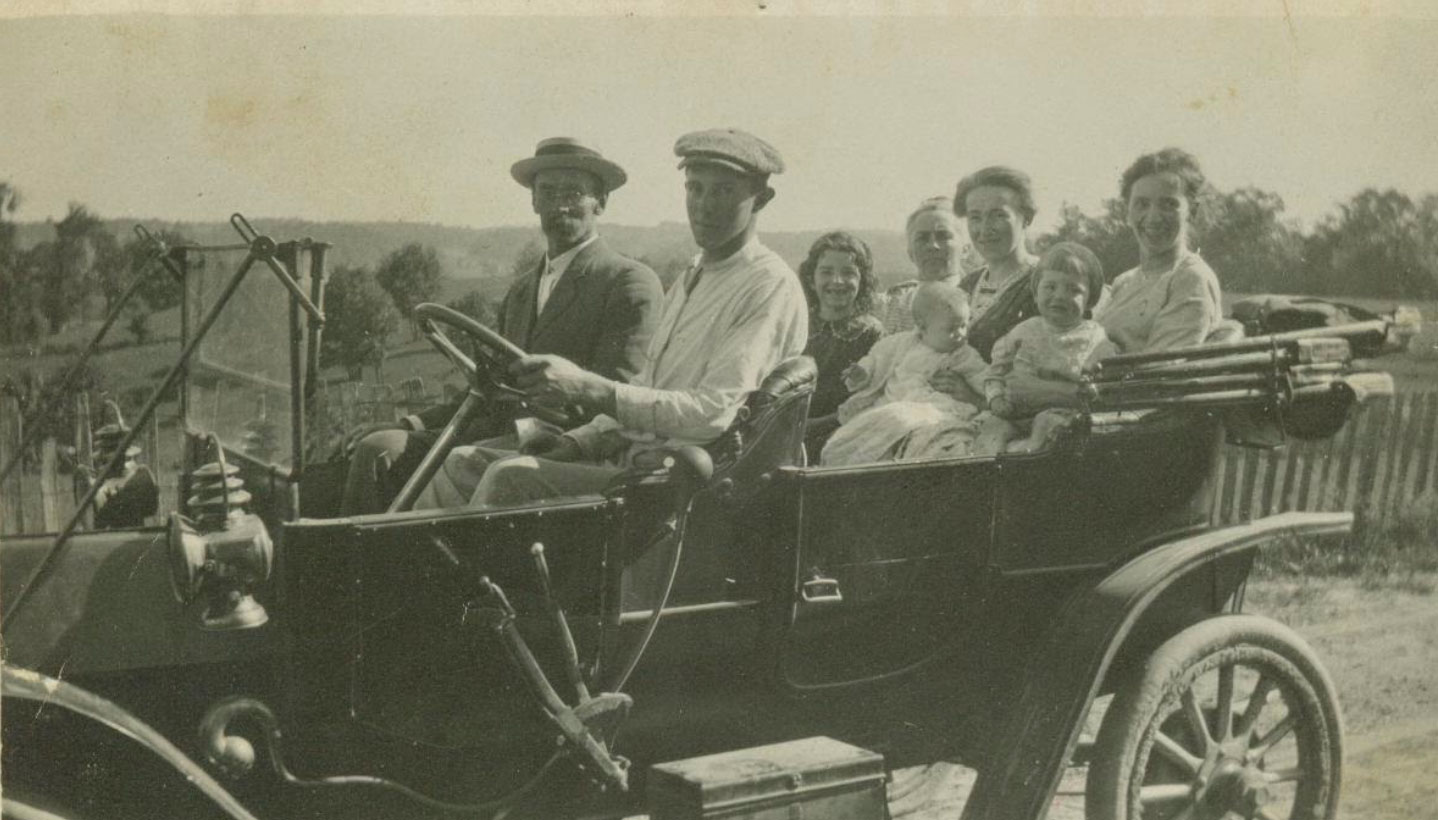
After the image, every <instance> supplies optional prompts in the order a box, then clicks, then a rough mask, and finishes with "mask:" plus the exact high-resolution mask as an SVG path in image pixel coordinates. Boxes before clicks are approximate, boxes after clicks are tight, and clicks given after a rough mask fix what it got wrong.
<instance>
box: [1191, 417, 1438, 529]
mask: <svg viewBox="0 0 1438 820" xmlns="http://www.w3.org/2000/svg"><path fill="white" fill-rule="evenodd" d="M1217 480H1218V487H1217V493H1216V494H1215V498H1214V505H1213V514H1214V520H1215V521H1216V522H1217V523H1221V524H1233V523H1238V522H1240V521H1247V520H1250V519H1253V518H1259V517H1262V516H1265V515H1271V514H1273V513H1278V512H1286V511H1289V510H1303V511H1320V510H1354V509H1356V510H1362V511H1363V513H1364V514H1365V515H1366V516H1368V518H1369V519H1370V520H1375V521H1378V520H1383V519H1386V518H1388V517H1390V516H1392V515H1394V514H1395V513H1397V512H1398V511H1400V510H1402V509H1403V508H1404V507H1405V506H1406V505H1408V504H1410V503H1412V502H1413V501H1414V500H1415V499H1419V498H1424V499H1425V500H1424V502H1423V503H1432V496H1433V493H1434V491H1435V489H1438V487H1435V485H1438V391H1427V392H1412V393H1400V394H1398V395H1397V396H1393V397H1382V398H1376V399H1370V400H1369V401H1368V402H1366V403H1365V404H1364V405H1363V407H1362V408H1360V409H1359V410H1358V411H1357V412H1356V414H1355V416H1354V418H1352V419H1350V420H1349V422H1348V424H1346V425H1344V427H1343V429H1342V430H1340V431H1339V432H1338V434H1337V435H1335V436H1333V437H1332V438H1330V439H1326V440H1323V441H1312V442H1302V441H1290V442H1288V443H1287V444H1286V445H1285V446H1283V447H1280V448H1277V449H1273V450H1263V449H1255V448H1249V447H1235V446H1229V447H1225V448H1223V454H1222V463H1221V465H1220V467H1219V470H1218V479H1217ZM1425 495H1426V498H1425Z"/></svg>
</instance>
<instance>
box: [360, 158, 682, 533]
mask: <svg viewBox="0 0 1438 820" xmlns="http://www.w3.org/2000/svg"><path fill="white" fill-rule="evenodd" d="M510 174H511V175H512V176H513V177H514V180H515V181H516V182H518V183H519V184H520V185H523V186H524V187H526V188H528V189H529V190H530V201H531V203H532V204H533V206H534V212H535V213H536V214H538V215H539V226H540V229H541V230H542V231H543V232H544V238H545V241H546V243H547V248H546V250H545V255H544V258H543V259H541V260H540V262H539V264H538V265H537V266H536V267H535V268H534V269H532V270H530V271H529V272H527V273H525V274H524V275H523V276H521V277H519V279H517V280H516V281H515V282H514V284H513V285H512V286H511V287H510V289H509V292H508V293H507V294H506V295H505V297H504V302H503V304H502V305H501V306H500V310H499V320H498V327H497V328H496V329H497V330H498V331H499V333H500V335H502V336H504V337H505V338H506V339H508V340H509V341H511V342H514V343H515V344H516V345H517V346H519V347H520V348H521V349H523V350H525V351H529V352H531V353H548V354H555V355H558V356H562V357H564V358H565V359H568V360H570V361H573V362H576V363H578V364H579V365H580V366H582V367H584V368H585V369H586V370H589V371H593V372H594V373H596V374H599V375H600V376H602V377H603V378H605V379H610V380H613V381H615V382H618V383H624V382H628V381H629V380H631V379H632V378H634V376H635V374H637V373H638V372H639V370H640V368H641V367H643V365H644V358H645V351H646V349H647V348H648V345H649V339H650V337H651V336H652V335H653V333H654V327H655V324H656V322H657V320H658V318H659V307H660V304H661V303H662V301H663V299H664V290H663V286H662V285H661V284H660V282H659V277H658V276H656V275H655V274H654V271H652V270H650V269H649V268H648V267H646V266H645V265H643V264H641V263H639V262H636V261H634V260H633V259H630V258H628V257H626V256H621V255H620V254H618V253H616V252H615V251H613V250H611V249H610V247H609V246H608V245H607V244H605V242H604V240H603V239H601V238H600V236H599V231H598V225H597V222H598V219H599V216H600V214H602V213H604V206H605V204H606V203H607V202H608V198H609V194H610V193H611V192H613V191H614V190H615V189H617V188H619V187H620V186H621V185H623V184H624V183H625V181H626V179H627V176H626V174H625V173H624V169H623V168H621V167H619V165H618V164H616V163H614V162H612V161H610V160H608V159H605V158H604V157H603V156H601V155H600V153H599V152H598V151H596V150H594V149H593V148H589V147H588V146H585V145H583V144H582V143H580V142H579V141H577V140H574V139H570V138H568V137H555V138H553V139H547V140H543V141H541V142H540V143H539V146H538V148H537V149H536V150H535V152H534V156H532V157H529V158H526V159H522V160H520V161H519V162H516V163H515V164H514V166H513V167H512V168H511V169H510ZM458 406H459V405H458V404H457V403H456V404H452V405H448V406H443V407H435V408H431V409H430V410H428V411H425V412H423V413H419V414H417V415H414V416H408V417H406V418H405V419H404V420H402V421H401V422H399V423H398V424H397V425H391V426H389V429H383V430H379V431H375V432H371V433H370V434H369V435H367V436H365V437H364V438H363V439H362V440H361V441H360V443H359V445H358V446H357V447H356V448H355V455H354V458H353V460H352V462H351V466H350V471H349V476H348V478H347V480H346V484H345V495H344V502H343V509H344V512H345V513H346V514H357V513H367V512H380V511H383V510H384V509H385V507H386V506H387V505H388V503H389V501H390V500H391V499H392V498H393V497H394V496H395V495H396V494H397V493H398V492H399V489H400V487H402V486H403V485H404V482H405V480H406V479H407V478H408V477H409V475H410V473H412V472H414V470H415V468H416V467H418V466H419V462H420V460H421V459H422V458H423V457H424V454H425V452H426V451H428V450H429V448H430V447H431V446H432V445H433V444H434V442H435V440H436V439H437V438H438V431H439V429H441V428H443V427H444V425H445V424H446V423H448V421H449V419H450V418H451V417H452V416H453V415H454V413H455V411H456V410H457V409H458ZM510 421H511V420H510V419H509V418H508V417H505V416H502V415H497V414H494V413H491V414H488V415H484V416H481V417H480V418H479V419H478V420H477V421H476V422H475V423H474V424H472V425H471V426H470V427H469V428H468V429H467V430H465V431H464V432H463V436H464V437H463V438H461V439H460V440H461V441H476V440H479V439H488V438H491V437H494V436H501V435H504V434H506V433H511V432H513V431H512V430H509V429H507V428H508V427H509V426H510ZM395 428H399V429H395Z"/></svg>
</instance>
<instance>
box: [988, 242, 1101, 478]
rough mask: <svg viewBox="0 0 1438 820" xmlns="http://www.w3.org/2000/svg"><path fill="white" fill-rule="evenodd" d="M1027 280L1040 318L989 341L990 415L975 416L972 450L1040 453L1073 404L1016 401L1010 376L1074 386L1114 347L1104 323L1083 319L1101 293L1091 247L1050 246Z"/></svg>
mask: <svg viewBox="0 0 1438 820" xmlns="http://www.w3.org/2000/svg"><path fill="white" fill-rule="evenodd" d="M1033 282H1034V284H1033V287H1034V302H1035V303H1036V304H1037V305H1038V309H1039V315H1038V316H1034V317H1031V318H1029V319H1025V320H1024V321H1022V322H1019V323H1018V324H1017V325H1015V326H1014V328H1013V330H1010V331H1009V332H1008V333H1007V334H1005V335H1004V336H1003V337H1002V338H1000V339H999V340H998V341H997V342H995V343H994V349H993V353H992V355H991V356H990V365H989V370H988V373H987V374H986V375H985V376H984V398H985V399H987V400H988V403H989V412H988V413H985V414H984V416H983V418H981V419H980V420H979V428H980V429H979V439H978V441H977V442H976V443H975V445H974V450H975V452H978V453H985V454H991V453H999V452H1011V453H1012V452H1032V451H1034V450H1038V449H1040V448H1042V447H1044V446H1046V445H1047V444H1048V443H1049V442H1050V441H1051V440H1052V439H1053V437H1054V435H1055V434H1056V433H1057V431H1058V430H1059V429H1060V428H1061V427H1063V426H1064V425H1066V424H1067V423H1068V422H1069V420H1070V419H1072V417H1073V414H1074V412H1075V410H1074V408H1073V407H1031V406H1023V405H1022V404H1021V403H1020V402H1017V401H1015V400H1014V398H1013V397H1011V396H1010V395H1009V389H1008V379H1009V377H1010V376H1011V375H1013V374H1014V373H1023V374H1025V375H1028V376H1033V377H1036V378H1039V379H1044V380H1047V381H1057V382H1062V383H1066V384H1068V383H1071V384H1073V385H1074V386H1075V388H1076V387H1077V385H1078V382H1079V379H1080V378H1081V377H1082V375H1083V370H1084V368H1086V367H1088V366H1089V365H1090V364H1092V363H1094V362H1096V361H1098V360H1099V359H1102V358H1104V357H1105V356H1111V355H1113V354H1114V353H1116V352H1118V351H1117V348H1116V347H1115V346H1114V344H1113V343H1112V342H1111V341H1109V338H1108V336H1107V335H1106V334H1105V333H1104V329H1103V325H1100V324H1099V323H1098V322H1095V321H1094V320H1093V319H1090V318H1088V316H1089V311H1091V310H1092V309H1093V306H1094V304H1095V303H1096V302H1097V301H1098V300H1099V296H1100V294H1101V293H1102V291H1103V266H1102V264H1101V263H1100V262H1099V261H1098V257H1096V256H1094V254H1093V252H1092V251H1090V250H1089V249H1088V248H1085V247H1084V246H1082V245H1079V244H1077V243H1075V242H1060V243H1058V244H1057V245H1054V246H1053V247H1052V248H1050V249H1049V250H1048V251H1047V252H1045V253H1044V255H1043V258H1041V259H1040V260H1039V263H1038V269H1037V271H1036V273H1035V275H1034V279H1033ZM1076 395H1077V393H1076V391H1075V396H1076Z"/></svg>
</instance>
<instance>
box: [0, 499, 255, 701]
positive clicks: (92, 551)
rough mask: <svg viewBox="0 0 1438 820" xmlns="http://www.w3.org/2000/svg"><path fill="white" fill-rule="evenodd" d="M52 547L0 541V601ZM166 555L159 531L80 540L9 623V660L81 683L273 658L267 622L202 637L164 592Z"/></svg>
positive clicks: (35, 541) (193, 618)
mask: <svg viewBox="0 0 1438 820" xmlns="http://www.w3.org/2000/svg"><path fill="white" fill-rule="evenodd" d="M53 542H54V535H53V534H51V535H34V536H7V537H6V538H4V539H3V540H0V577H2V578H3V589H0V595H3V596H4V598H5V599H6V600H10V599H11V596H12V595H14V594H15V592H16V590H17V589H18V588H19V586H20V585H21V584H23V583H25V581H26V580H27V579H28V578H29V577H30V573H31V572H32V571H33V570H34V568H35V567H36V566H37V565H38V564H39V563H40V561H41V560H42V559H43V558H44V556H45V554H46V553H47V552H48V551H49V549H50V546H51V544H52V543H53ZM167 550H168V547H167V543H166V530H165V529H164V528H162V527H148V528H143V529H135V530H107V531H100V532H84V533H77V534H76V535H75V536H74V537H73V538H72V539H71V541H70V544H69V546H68V548H67V549H66V552H65V554H64V555H63V556H62V558H61V561H60V563H59V565H58V566H57V567H56V569H55V571H54V572H53V573H52V574H51V575H50V576H49V577H48V578H47V579H46V580H45V582H44V584H43V585H42V586H40V587H39V588H38V589H36V590H35V591H34V592H33V593H32V595H31V597H30V598H29V599H28V601H27V602H26V603H25V606H24V608H23V609H21V610H19V611H18V612H17V613H16V614H15V616H14V619H13V620H12V622H11V623H9V624H7V628H6V630H5V644H6V661H7V662H8V663H10V664H13V665H15V666H20V667H26V668H30V669H35V670H37V671H41V672H47V673H51V674H58V673H60V672H61V670H63V672H64V674H65V675H83V674H87V673H96V672H126V671H133V670H139V669H147V668H156V667H170V666H183V665H189V664H201V663H216V662H235V661H238V662H243V661H245V660H247V659H253V658H258V657H263V656H267V655H270V654H272V653H273V652H275V651H277V649H278V646H279V641H278V638H277V634H276V628H275V626H274V624H273V623H271V624H266V625H264V626H260V627H256V628H254V629H246V630H238V631H229V632H213V631H207V630H205V629H202V628H201V627H200V618H201V612H200V609H199V608H196V607H195V606H191V607H182V606H181V605H180V604H179V603H178V602H177V601H176V599H175V595H174V593H173V592H172V591H171V586H170V565H169V563H168V560H167ZM259 597H260V601H261V603H267V601H266V599H265V596H264V595H263V594H262V595H260V596H259ZM198 606H200V607H203V602H199V604H198Z"/></svg>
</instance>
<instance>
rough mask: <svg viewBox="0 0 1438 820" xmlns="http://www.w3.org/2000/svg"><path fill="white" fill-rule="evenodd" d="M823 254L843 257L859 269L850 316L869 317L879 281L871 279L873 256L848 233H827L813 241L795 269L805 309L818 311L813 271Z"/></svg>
mask: <svg viewBox="0 0 1438 820" xmlns="http://www.w3.org/2000/svg"><path fill="white" fill-rule="evenodd" d="M824 251H839V252H841V253H847V254H849V255H850V256H851V257H853V259H854V266H855V267H857V268H858V269H859V294H858V295H857V296H855V297H854V313H855V314H856V315H857V314H861V313H870V312H872V311H873V309H874V294H875V293H877V292H878V290H879V278H878V277H877V276H875V275H874V254H873V253H872V252H871V251H870V250H869V246H868V244H867V243H865V242H864V240H862V239H860V238H859V237H857V236H855V235H853V234H851V233H849V232H848V231H831V232H829V233H826V234H824V235H823V236H821V237H819V238H818V239H816V240H814V244H813V245H811V246H810V247H809V255H808V256H807V257H806V258H805V259H804V262H803V264H801V265H799V283H800V284H801V285H803V286H804V298H805V299H808V300H809V309H810V310H818V309H819V293H818V291H817V290H815V289H814V270H815V269H816V268H818V266H819V257H821V256H823V255H824Z"/></svg>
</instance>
